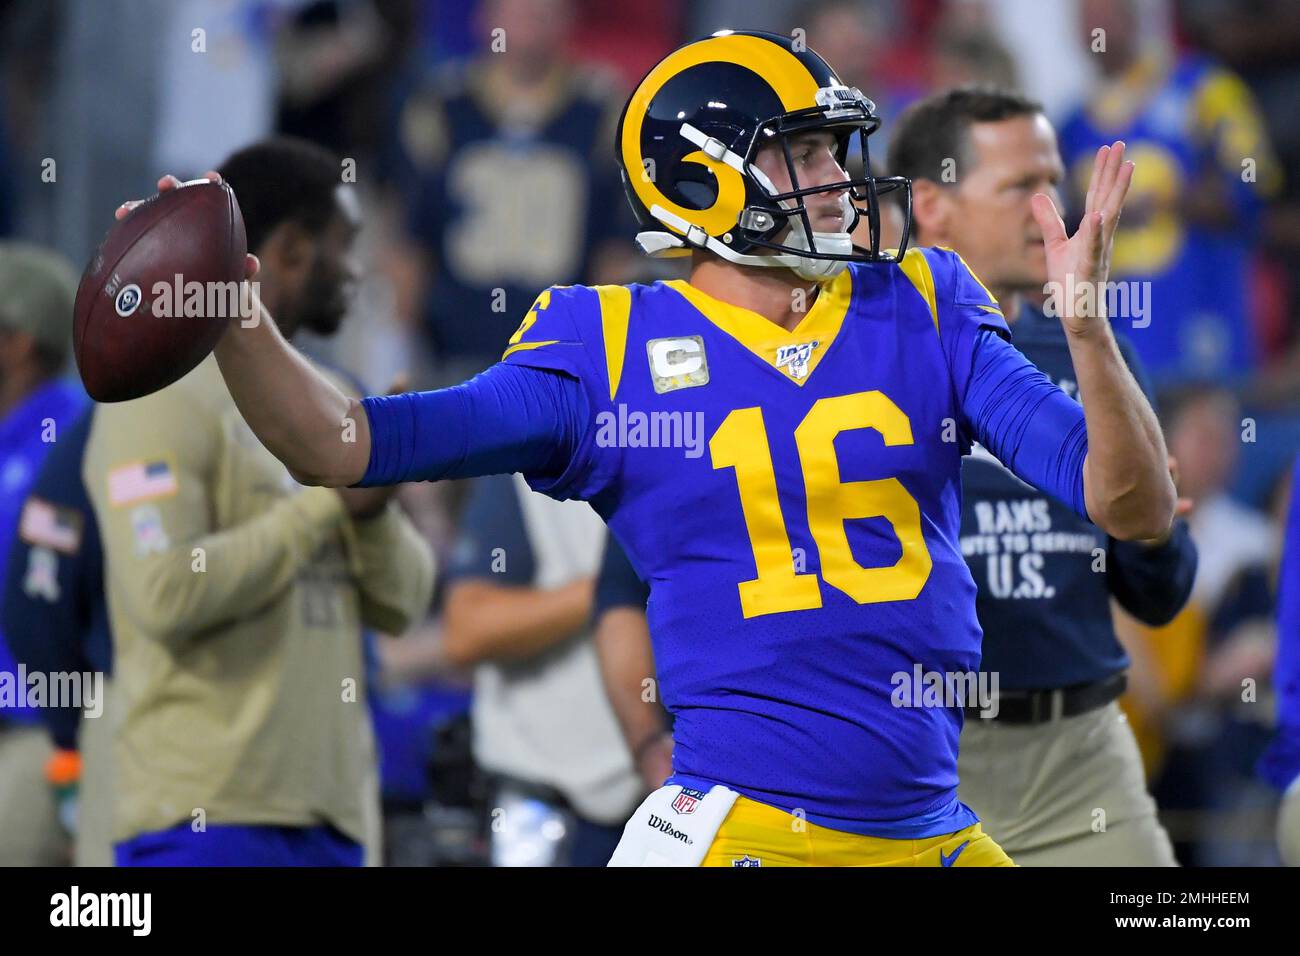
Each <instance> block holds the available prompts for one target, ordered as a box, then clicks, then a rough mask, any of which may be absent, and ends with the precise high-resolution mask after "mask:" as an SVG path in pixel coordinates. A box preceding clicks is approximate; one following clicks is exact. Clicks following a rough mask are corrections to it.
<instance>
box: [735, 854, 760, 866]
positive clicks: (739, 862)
mask: <svg viewBox="0 0 1300 956" xmlns="http://www.w3.org/2000/svg"><path fill="white" fill-rule="evenodd" d="M731 865H732V866H762V865H763V861H762V860H761V859H759V858H758V857H756V856H750V855H749V854H748V853H746V854H745V855H744V856H742V857H740V858H739V859H733V860H732V861H731Z"/></svg>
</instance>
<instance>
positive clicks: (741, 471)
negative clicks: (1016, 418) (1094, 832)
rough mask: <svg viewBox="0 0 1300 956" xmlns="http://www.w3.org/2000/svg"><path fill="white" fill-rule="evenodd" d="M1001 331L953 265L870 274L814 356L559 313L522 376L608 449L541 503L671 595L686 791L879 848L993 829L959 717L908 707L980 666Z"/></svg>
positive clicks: (576, 296) (723, 329)
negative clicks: (978, 354)
mask: <svg viewBox="0 0 1300 956" xmlns="http://www.w3.org/2000/svg"><path fill="white" fill-rule="evenodd" d="M984 328H991V329H995V330H998V331H1000V332H1003V333H1005V332H1006V324H1005V321H1004V319H1003V317H1002V314H1001V312H1000V311H999V308H998V306H997V303H996V302H995V301H994V300H993V298H992V297H991V296H990V295H989V293H988V291H987V290H986V289H985V288H984V287H983V286H982V285H981V284H980V283H979V281H978V280H977V279H975V278H974V276H972V275H971V273H970V272H969V270H967V268H966V267H965V265H964V263H962V262H961V261H960V258H959V257H958V256H957V255H956V254H955V253H952V252H949V251H946V250H934V249H925V250H921V249H913V250H912V251H910V252H909V253H908V254H907V256H906V258H905V260H904V261H903V263H901V264H900V265H896V264H885V263H881V264H874V265H859V264H853V265H850V266H849V267H848V268H847V269H846V271H844V272H843V273H842V274H841V275H840V276H839V277H838V278H837V279H835V280H834V281H833V282H830V283H828V284H827V285H825V286H824V287H823V288H822V290H821V291H820V294H819V295H817V296H816V298H815V300H814V301H813V302H812V303H811V305H810V308H809V309H808V312H807V314H806V315H805V317H804V318H803V320H802V321H801V322H800V323H799V325H798V327H797V328H795V329H794V330H792V331H786V330H784V329H782V328H780V327H779V326H777V325H775V324H774V323H772V322H770V321H768V320H767V319H765V318H763V317H762V316H759V315H757V314H756V313H753V312H750V311H748V310H746V309H743V308H739V307H736V306H733V305H730V304H727V303H723V302H720V301H718V300H716V299H713V298H711V297H709V296H707V295H705V294H704V293H702V292H700V291H698V290H697V289H695V288H694V287H692V286H690V285H689V284H687V283H685V282H680V281H677V282H660V283H655V284H653V285H648V286H645V285H634V286H630V287H629V286H608V287H597V288H590V287H584V286H571V287H554V288H551V289H548V290H547V291H546V292H544V293H542V295H541V296H540V297H539V298H538V300H537V302H536V304H535V305H534V306H533V308H532V309H531V310H530V312H529V313H528V314H527V316H526V317H525V319H524V321H523V323H522V325H521V326H520V328H519V330H518V331H517V332H516V333H515V335H514V336H513V338H512V339H511V341H510V346H509V348H508V349H507V351H506V354H505V361H507V362H511V363H517V364H522V365H527V366H532V367H536V368H544V369H551V370H557V371H560V372H563V373H566V374H568V375H571V376H574V377H576V378H577V379H578V380H579V381H580V382H581V383H582V385H583V388H584V392H585V394H586V396H587V399H588V401H589V403H590V404H591V407H592V413H593V415H594V416H595V421H596V425H597V427H596V428H594V429H591V430H589V432H588V434H587V436H586V437H585V439H584V440H583V442H582V444H581V446H580V447H579V449H578V450H577V452H576V453H575V454H574V456H573V459H572V461H571V463H570V465H569V467H568V468H567V469H566V470H565V472H564V473H563V474H562V475H560V476H559V477H557V478H553V479H547V480H540V479H538V480H534V486H535V487H537V488H538V490H541V491H545V492H547V493H548V494H552V495H554V496H557V497H581V498H586V499H588V500H589V501H591V503H592V504H593V506H594V507H595V508H596V510H597V511H598V512H599V513H600V514H601V515H602V516H603V517H604V518H605V519H606V521H607V522H608V523H609V526H610V528H611V530H612V532H613V533H614V535H615V536H616V537H617V538H618V539H619V540H620V542H621V543H622V544H623V546H624V547H625V549H626V550H627V553H628V555H629V557H630V558H631V560H632V562H633V564H634V565H635V567H636V570H637V573H638V574H639V575H640V576H641V578H642V579H643V580H645V581H646V582H647V583H648V584H649V585H650V588H651V595H650V600H649V604H648V608H647V613H648V617H649V623H650V630H651V634H652V635H653V641H654V651H655V660H656V663H657V668H658V672H659V674H658V676H659V680H660V684H661V694H662V699H663V701H664V704H665V706H666V707H667V708H668V709H669V710H670V711H671V712H672V714H673V716H674V737H675V740H676V747H675V752H674V770H675V775H677V776H680V777H682V778H689V779H695V780H700V781H705V782H713V783H721V784H725V785H726V786H729V787H731V788H733V789H735V790H737V791H739V792H740V793H742V794H745V795H747V796H750V797H752V798H754V799H757V800H761V801H763V802H766V803H769V804H772V805H774V806H778V807H781V808H784V809H787V810H792V811H794V810H799V811H802V812H803V813H804V814H805V815H806V817H807V819H809V820H812V821H814V822H817V823H820V824H822V825H825V826H829V827H834V828H838V829H842V830H848V831H853V832H859V833H866V834H869V835H873V836H885V837H898V838H907V837H921V836H927V835H934V834H938V833H946V832H952V831H954V830H956V829H959V828H961V827H963V826H966V825H968V824H970V823H971V822H973V821H974V819H975V817H974V815H973V814H972V813H971V812H970V811H969V810H968V809H967V808H966V807H965V806H963V805H962V804H961V803H960V802H959V801H958V800H957V796H956V786H957V769H956V755H957V740H958V735H959V733H960V730H961V723H962V713H961V710H960V708H959V707H955V706H950V707H944V706H916V707H910V706H894V700H893V697H894V693H893V692H894V691H895V689H896V687H898V686H899V680H900V677H899V675H907V676H908V678H909V679H910V678H911V676H912V675H914V674H915V673H916V670H917V668H919V669H920V671H921V672H923V673H926V674H929V673H940V674H944V673H953V672H960V673H965V672H973V671H975V670H977V669H978V667H979V659H980V628H979V624H978V622H977V619H976V616H975V585H974V583H973V582H972V580H971V576H970V572H969V571H968V569H967V566H966V562H965V560H964V559H963V557H962V554H961V550H960V544H959V530H960V525H961V501H960V497H961V481H960V471H961V456H962V455H963V454H964V453H965V452H966V451H967V450H968V449H969V447H970V440H971V436H970V435H968V434H967V433H966V429H965V428H964V427H963V425H962V424H961V422H962V416H961V411H960V408H959V399H958V395H959V394H960V390H961V389H963V388H964V382H965V378H966V377H969V375H970V371H971V365H972V356H973V347H974V342H975V339H976V337H977V335H978V334H979V332H980V330H981V329H984ZM918 703H919V701H918Z"/></svg>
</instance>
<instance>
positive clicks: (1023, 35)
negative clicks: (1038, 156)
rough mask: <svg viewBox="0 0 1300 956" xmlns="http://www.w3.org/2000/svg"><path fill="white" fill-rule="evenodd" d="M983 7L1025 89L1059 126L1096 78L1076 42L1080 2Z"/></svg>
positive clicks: (998, 0) (986, 2)
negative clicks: (1009, 54) (1007, 51)
mask: <svg viewBox="0 0 1300 956" xmlns="http://www.w3.org/2000/svg"><path fill="white" fill-rule="evenodd" d="M980 6H982V7H983V9H984V11H985V14H986V16H985V19H984V22H985V24H986V26H987V28H988V29H989V30H990V31H991V32H992V33H993V34H994V35H995V36H996V37H997V38H998V40H999V41H1000V42H1001V43H1002V45H1003V46H1005V47H1006V48H1007V50H1009V51H1010V53H1011V57H1012V62H1013V63H1014V64H1015V68H1016V72H1017V73H1018V74H1019V76H1020V88H1021V89H1022V90H1025V91H1027V92H1028V93H1029V94H1030V95H1031V96H1033V98H1034V99H1036V100H1038V102H1040V103H1042V104H1043V111H1044V112H1045V113H1046V114H1047V117H1048V118H1049V119H1050V120H1052V122H1053V124H1059V123H1060V121H1061V119H1062V117H1063V116H1064V115H1065V113H1066V111H1067V110H1069V109H1072V108H1073V107H1074V106H1075V104H1076V103H1079V102H1080V101H1081V100H1083V99H1084V97H1085V96H1086V95H1087V93H1088V89H1089V87H1090V85H1091V84H1092V82H1093V80H1094V78H1095V75H1096V70H1095V68H1094V67H1093V65H1092V63H1091V62H1090V60H1089V56H1090V54H1089V53H1088V52H1087V51H1086V50H1085V49H1083V48H1081V47H1080V46H1079V44H1078V41H1077V39H1076V37H1077V33H1078V29H1077V27H1076V25H1075V24H1076V23H1077V21H1078V8H1079V0H1053V2H1051V3H1043V2H1042V0H983V2H982V3H981V4H980Z"/></svg>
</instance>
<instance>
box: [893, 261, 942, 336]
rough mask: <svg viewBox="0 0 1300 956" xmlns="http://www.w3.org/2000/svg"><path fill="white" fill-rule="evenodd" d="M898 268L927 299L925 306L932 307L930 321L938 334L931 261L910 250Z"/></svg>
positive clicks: (937, 308) (922, 296)
mask: <svg viewBox="0 0 1300 956" xmlns="http://www.w3.org/2000/svg"><path fill="white" fill-rule="evenodd" d="M898 267H899V268H900V269H902V270H903V275H905V276H907V278H908V279H909V280H910V281H911V283H912V285H914V286H915V287H916V291H917V292H919V293H921V298H923V299H925V304H926V305H928V306H929V307H930V321H931V322H933V323H934V331H935V332H936V333H937V332H938V331H939V306H938V304H937V303H936V302H935V293H934V273H933V272H931V271H930V260H929V259H927V258H926V257H925V253H924V252H922V251H921V250H920V249H917V248H913V249H908V250H907V252H906V253H905V254H904V256H903V261H902V262H900V263H899V264H898Z"/></svg>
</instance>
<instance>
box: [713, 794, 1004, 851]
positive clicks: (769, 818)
mask: <svg viewBox="0 0 1300 956" xmlns="http://www.w3.org/2000/svg"><path fill="white" fill-rule="evenodd" d="M701 865H702V866H1015V864H1014V863H1012V862H1011V858H1010V857H1009V856H1007V855H1006V853H1004V852H1003V851H1002V847H1000V846H998V845H997V843H995V842H994V841H993V838H992V837H990V836H989V835H988V834H987V833H985V832H984V828H983V827H981V826H980V825H979V824H978V823H975V824H972V825H971V826H968V827H966V828H965V829H963V830H958V831H957V832H956V833H949V834H946V835H942V836H935V837H926V838H925V839H922V840H888V839H884V838H883V837H869V836H862V835H860V834H857V833H845V832H844V831H842V830H831V829H829V828H827V827H821V826H818V825H817V824H815V823H809V822H808V821H807V820H803V819H800V818H799V817H796V816H794V815H793V814H790V813H786V812H785V811H784V810H778V809H777V808H776V807H770V806H768V805H767V804H765V803H759V802H758V801H756V800H750V799H748V798H747V797H737V798H736V803H735V805H734V806H733V807H732V808H731V812H730V813H728V814H727V818H726V819H725V820H723V821H722V826H721V827H719V828H718V832H717V835H716V836H715V837H714V838H713V843H712V844H711V845H710V847H709V852H708V854H707V855H706V856H705V857H704V862H703V863H702V864H701Z"/></svg>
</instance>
